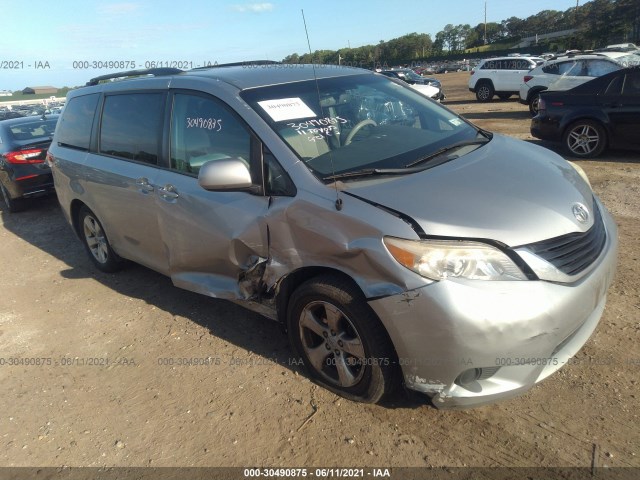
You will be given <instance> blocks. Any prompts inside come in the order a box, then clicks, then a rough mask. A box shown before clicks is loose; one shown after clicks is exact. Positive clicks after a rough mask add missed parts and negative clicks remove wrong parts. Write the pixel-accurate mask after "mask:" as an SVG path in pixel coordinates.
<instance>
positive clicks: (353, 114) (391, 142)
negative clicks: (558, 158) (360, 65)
mask: <svg viewBox="0 0 640 480" xmlns="http://www.w3.org/2000/svg"><path fill="white" fill-rule="evenodd" d="M241 96H242V97H243V99H244V100H245V101H246V102H247V103H248V104H249V105H251V106H252V107H253V108H254V109H255V110H256V112H258V113H259V114H260V115H261V116H262V118H264V120H265V121H266V122H267V123H268V124H269V125H270V126H271V128H273V129H274V130H275V131H276V132H277V133H278V135H279V136H280V137H281V138H282V139H283V140H284V141H285V142H286V143H287V145H288V146H289V147H290V148H291V149H292V150H293V151H294V152H295V153H296V155H297V156H298V157H299V158H300V159H301V160H302V161H303V162H304V163H305V165H306V166H307V167H308V168H309V169H310V170H311V171H312V172H313V173H314V174H315V175H316V177H318V178H319V179H320V180H323V181H327V182H328V181H330V180H331V178H333V177H334V176H337V175H342V174H348V173H350V172H357V171H362V170H365V169H402V168H406V167H407V166H408V165H411V164H414V163H415V162H419V161H420V159H423V158H425V157H428V156H429V155H431V154H434V153H435V152H438V151H440V150H442V149H446V148H447V147H448V146H451V145H454V144H456V143H458V142H465V141H471V140H474V139H476V138H477V137H478V130H477V129H475V128H474V127H473V126H471V125H470V124H468V123H466V122H465V121H463V120H462V119H461V118H459V117H458V116H457V115H455V114H454V113H452V112H450V111H448V110H447V109H445V108H443V107H441V106H440V105H439V104H437V103H435V102H433V101H431V100H429V99H427V98H425V97H423V96H422V95H420V94H418V93H417V92H415V91H414V90H413V89H411V88H409V87H404V86H402V85H398V84H397V83H395V82H393V81H391V80H389V79H388V78H387V77H384V76H382V75H371V74H362V75H350V76H342V77H335V78H325V79H319V80H318V81H317V84H316V81H313V80H310V81H303V82H295V83H288V84H283V85H275V86H270V87H261V88H254V89H247V90H244V91H243V92H242V93H241ZM407 173H408V172H407Z"/></svg>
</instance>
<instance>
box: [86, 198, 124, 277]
mask: <svg viewBox="0 0 640 480" xmlns="http://www.w3.org/2000/svg"><path fill="white" fill-rule="evenodd" d="M78 226H79V227H80V228H79V230H80V231H79V233H80V237H81V239H82V243H83V244H84V247H85V249H86V251H87V253H88V254H89V258H90V259H91V261H92V262H93V264H94V265H95V266H96V267H97V268H98V269H99V270H102V271H103V272H108V273H112V272H116V271H118V270H120V269H121V268H122V260H121V259H120V257H118V256H117V255H116V253H115V252H114V251H113V250H112V249H111V245H110V244H109V239H108V238H107V235H106V233H105V232H104V229H103V228H102V224H101V223H100V221H99V220H98V218H97V217H96V215H95V214H94V213H93V212H92V211H91V210H89V209H88V208H87V207H82V208H81V209H80V212H79V213H78Z"/></svg>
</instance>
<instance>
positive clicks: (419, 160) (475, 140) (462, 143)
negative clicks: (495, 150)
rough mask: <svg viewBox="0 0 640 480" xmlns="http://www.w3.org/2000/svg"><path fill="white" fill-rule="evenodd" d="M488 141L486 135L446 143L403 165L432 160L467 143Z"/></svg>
mask: <svg viewBox="0 0 640 480" xmlns="http://www.w3.org/2000/svg"><path fill="white" fill-rule="evenodd" d="M488 142H489V138H486V137H485V138H474V139H473V140H464V141H462V142H457V143H454V144H452V145H447V146H446V147H443V148H441V149H439V150H436V151H435V152H433V153H431V154H429V155H427V156H426V157H422V158H419V159H418V160H416V161H415V162H411V163H409V164H407V165H405V166H404V167H405V168H411V167H415V166H416V165H419V164H421V163H425V162H428V161H429V160H432V159H434V158H436V157H439V156H440V155H442V154H443V153H446V152H449V151H451V150H455V149H456V148H460V147H466V146H467V145H484V144H485V143H488Z"/></svg>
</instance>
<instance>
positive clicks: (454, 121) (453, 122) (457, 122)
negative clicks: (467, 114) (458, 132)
mask: <svg viewBox="0 0 640 480" xmlns="http://www.w3.org/2000/svg"><path fill="white" fill-rule="evenodd" d="M449 123H450V124H451V125H454V126H456V127H459V126H460V125H462V120H460V119H459V118H452V119H451V120H449Z"/></svg>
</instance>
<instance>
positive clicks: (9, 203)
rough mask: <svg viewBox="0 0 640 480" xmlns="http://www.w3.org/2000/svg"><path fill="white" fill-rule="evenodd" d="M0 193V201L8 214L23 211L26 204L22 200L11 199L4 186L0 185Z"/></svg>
mask: <svg viewBox="0 0 640 480" xmlns="http://www.w3.org/2000/svg"><path fill="white" fill-rule="evenodd" d="M0 191H1V192H2V200H3V201H4V205H5V207H6V209H7V211H8V212H9V213H16V212H20V211H22V210H24V209H25V207H26V203H25V200H24V198H11V196H10V195H9V192H8V191H7V189H6V188H4V185H2V184H1V183H0Z"/></svg>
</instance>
